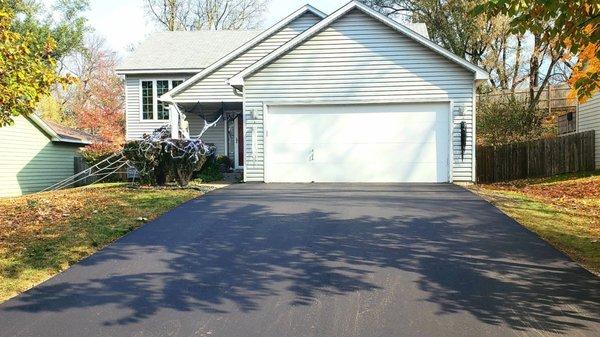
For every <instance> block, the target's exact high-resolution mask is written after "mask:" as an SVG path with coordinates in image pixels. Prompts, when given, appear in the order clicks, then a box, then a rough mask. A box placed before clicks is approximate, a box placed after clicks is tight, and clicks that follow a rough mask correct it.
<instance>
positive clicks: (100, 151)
mask: <svg viewBox="0 0 600 337" xmlns="http://www.w3.org/2000/svg"><path fill="white" fill-rule="evenodd" d="M119 151H121V147H120V146H119V145H117V144H114V143H108V142H105V143H94V144H90V145H88V146H86V147H84V148H83V149H81V151H79V153H80V155H81V157H82V158H83V160H85V162H86V163H87V164H88V165H89V166H94V165H96V164H98V163H99V162H101V161H103V160H104V159H106V158H108V157H110V156H112V155H113V154H115V153H117V152H119Z"/></svg>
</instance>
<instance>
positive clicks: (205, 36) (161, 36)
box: [117, 30, 261, 72]
mask: <svg viewBox="0 0 600 337" xmlns="http://www.w3.org/2000/svg"><path fill="white" fill-rule="evenodd" d="M260 32H261V31H259V30H201V31H176V32H158V33H153V34H152V35H151V36H149V37H148V38H147V39H146V40H144V42H142V43H141V44H140V45H139V46H138V47H137V48H136V49H135V51H134V52H133V53H132V54H131V55H129V57H127V58H126V59H125V60H124V61H123V63H122V64H121V65H120V66H119V67H117V71H121V72H122V71H143V70H150V71H158V70H166V71H167V72H168V71H177V70H194V71H199V70H202V69H204V68H206V67H208V66H209V65H211V64H212V63H214V62H216V61H217V60H219V59H220V58H222V57H224V56H225V55H227V54H228V53H230V52H232V51H233V50H235V49H236V48H238V47H239V46H241V45H242V44H244V43H245V42H246V41H248V40H250V39H252V38H253V37H255V36H256V35H258V34H259V33H260Z"/></svg>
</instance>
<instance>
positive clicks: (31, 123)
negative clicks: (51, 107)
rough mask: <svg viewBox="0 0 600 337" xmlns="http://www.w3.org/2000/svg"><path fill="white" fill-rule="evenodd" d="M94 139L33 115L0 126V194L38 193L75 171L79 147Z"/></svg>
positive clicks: (94, 138)
mask: <svg viewBox="0 0 600 337" xmlns="http://www.w3.org/2000/svg"><path fill="white" fill-rule="evenodd" d="M96 140H97V138H96V137H94V136H91V135H89V134H87V133H84V132H81V131H77V130H73V129H70V128H67V127H64V126H61V125H58V124H56V123H52V122H49V121H43V120H42V119H41V118H39V117H38V116H36V115H31V116H28V117H23V116H18V117H16V118H15V123H14V124H13V125H9V126H4V127H0V156H1V157H2V158H3V159H2V160H0V197H7V196H18V195H22V194H27V193H32V192H38V191H41V190H43V189H44V188H46V187H49V186H51V185H52V184H54V183H57V182H59V181H61V180H63V179H65V178H68V177H70V176H72V175H73V174H74V157H75V156H76V154H77V152H78V151H79V149H80V148H81V147H83V146H85V145H87V144H90V143H91V142H92V141H96Z"/></svg>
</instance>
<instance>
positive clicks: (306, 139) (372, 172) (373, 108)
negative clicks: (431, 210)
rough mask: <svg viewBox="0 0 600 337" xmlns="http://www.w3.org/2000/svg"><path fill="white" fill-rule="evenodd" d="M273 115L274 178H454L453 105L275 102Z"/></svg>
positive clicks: (270, 157)
mask: <svg viewBox="0 0 600 337" xmlns="http://www.w3.org/2000/svg"><path fill="white" fill-rule="evenodd" d="M267 114H268V116H267V118H266V120H267V123H266V128H267V137H266V142H267V143H266V150H267V155H266V157H265V171H266V172H265V173H266V177H267V181H274V182H275V181H281V182H286V181H287V182H310V181H322V182H441V181H448V149H449V136H448V133H449V126H448V122H449V121H448V118H449V117H448V115H449V107H448V104H385V105H384V104H382V105H341V106H337V105H332V106H276V107H269V109H268V111H267Z"/></svg>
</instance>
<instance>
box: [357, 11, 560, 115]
mask: <svg viewBox="0 0 600 337" xmlns="http://www.w3.org/2000/svg"><path fill="white" fill-rule="evenodd" d="M361 1H362V2H364V3H365V4H367V5H369V6H371V7H373V8H375V9H376V10H378V11H380V12H381V13H383V14H386V15H388V16H391V17H394V18H399V19H402V20H410V21H415V22H424V23H426V24H427V26H428V27H429V28H430V31H429V32H430V38H431V39H432V40H433V41H434V42H436V43H438V44H439V45H441V46H443V47H445V48H446V49H448V50H450V51H452V52H453V53H455V54H457V55H459V56H462V57H464V58H466V59H468V60H469V61H471V62H472V63H475V64H477V65H479V66H481V67H482V68H484V69H485V70H487V71H488V73H489V74H490V81H491V83H492V85H493V87H494V88H495V89H501V90H503V91H509V92H514V91H515V90H517V89H518V88H523V87H526V88H528V91H529V95H528V96H529V97H528V105H529V108H530V109H533V108H535V107H536V106H537V104H538V102H539V101H540V98H541V97H542V94H543V93H544V90H545V89H546V87H547V86H548V85H549V84H552V83H556V82H559V81H561V80H564V79H565V78H568V74H569V72H570V68H571V66H570V64H569V62H568V57H569V55H568V53H567V50H566V49H565V48H564V47H562V46H561V44H560V43H558V41H560V39H556V38H554V39H552V38H548V37H546V36H544V35H543V34H539V33H538V34H535V33H532V32H530V31H528V32H522V33H514V32H513V29H511V26H510V23H511V20H510V18H509V17H508V16H505V15H502V14H499V15H493V16H488V15H486V14H485V13H482V14H474V13H473V9H474V8H475V7H476V6H477V5H479V4H481V3H484V2H486V0H453V1H446V0H361ZM532 25H535V26H538V27H548V28H550V27H552V25H553V22H552V21H551V20H543V19H537V20H535V22H532Z"/></svg>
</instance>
